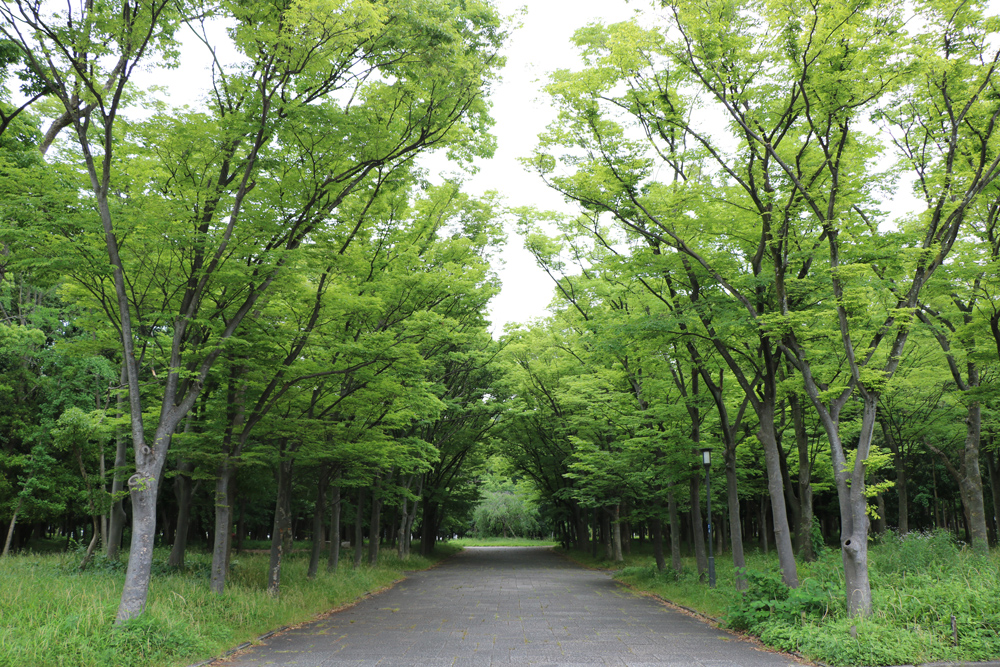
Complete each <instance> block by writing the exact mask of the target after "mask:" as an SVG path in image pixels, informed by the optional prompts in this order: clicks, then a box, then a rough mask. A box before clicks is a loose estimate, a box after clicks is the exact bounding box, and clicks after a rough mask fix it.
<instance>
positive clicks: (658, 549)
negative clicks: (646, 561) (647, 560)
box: [652, 516, 667, 572]
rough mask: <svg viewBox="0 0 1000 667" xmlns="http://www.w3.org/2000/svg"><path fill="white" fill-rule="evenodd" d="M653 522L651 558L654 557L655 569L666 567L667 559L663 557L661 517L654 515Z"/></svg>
mask: <svg viewBox="0 0 1000 667" xmlns="http://www.w3.org/2000/svg"><path fill="white" fill-rule="evenodd" d="M652 523H653V558H655V559H656V571H657V572H663V571H664V570H666V569H667V560H666V559H665V558H664V557H663V519H661V518H660V517H658V516H657V517H654V518H653V520H652Z"/></svg>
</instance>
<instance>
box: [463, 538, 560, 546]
mask: <svg viewBox="0 0 1000 667" xmlns="http://www.w3.org/2000/svg"><path fill="white" fill-rule="evenodd" d="M448 544H454V545H456V546H460V547H554V546H555V545H556V544H558V542H556V541H555V540H534V539H530V538H522V537H460V538H458V539H456V540H449V541H448Z"/></svg>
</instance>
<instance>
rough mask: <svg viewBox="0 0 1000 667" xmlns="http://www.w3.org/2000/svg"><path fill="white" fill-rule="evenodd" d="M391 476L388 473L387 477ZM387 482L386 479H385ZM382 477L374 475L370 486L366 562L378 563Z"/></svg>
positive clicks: (370, 563)
mask: <svg viewBox="0 0 1000 667" xmlns="http://www.w3.org/2000/svg"><path fill="white" fill-rule="evenodd" d="M391 478H392V474H391V473H390V476H389V479H391ZM386 481H387V482H388V480H386ZM381 490H382V478H381V477H379V476H376V478H375V486H374V487H372V511H371V517H370V518H369V521H368V564H369V565H375V564H376V563H378V548H379V541H380V538H381V532H382V497H381V493H380V492H381Z"/></svg>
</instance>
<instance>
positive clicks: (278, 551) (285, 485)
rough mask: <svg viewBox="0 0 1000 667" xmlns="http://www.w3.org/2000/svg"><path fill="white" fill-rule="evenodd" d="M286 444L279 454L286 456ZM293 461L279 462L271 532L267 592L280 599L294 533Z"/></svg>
mask: <svg viewBox="0 0 1000 667" xmlns="http://www.w3.org/2000/svg"><path fill="white" fill-rule="evenodd" d="M285 444H286V443H284V442H282V443H281V445H280V449H279V452H280V453H281V454H284V449H285ZM291 496H292V460H291V459H289V458H288V457H286V456H281V458H280V459H279V461H278V497H277V499H276V501H275V503H274V529H273V530H272V531H271V559H270V562H269V564H268V568H267V592H268V594H270V595H271V596H272V597H278V595H279V594H280V592H281V561H282V560H283V556H284V552H285V550H286V549H287V547H288V544H289V538H290V537H291V535H290V533H291V531H292V498H291Z"/></svg>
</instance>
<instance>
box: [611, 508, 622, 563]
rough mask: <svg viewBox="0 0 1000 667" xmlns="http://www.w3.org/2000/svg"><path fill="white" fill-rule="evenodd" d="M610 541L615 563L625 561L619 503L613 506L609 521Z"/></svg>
mask: <svg viewBox="0 0 1000 667" xmlns="http://www.w3.org/2000/svg"><path fill="white" fill-rule="evenodd" d="M611 540H612V543H613V547H614V550H613V552H612V556H613V557H614V560H615V562H616V563H621V562H622V561H624V560H625V557H624V556H623V555H622V522H621V503H616V504H615V509H614V514H613V517H612V521H611Z"/></svg>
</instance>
